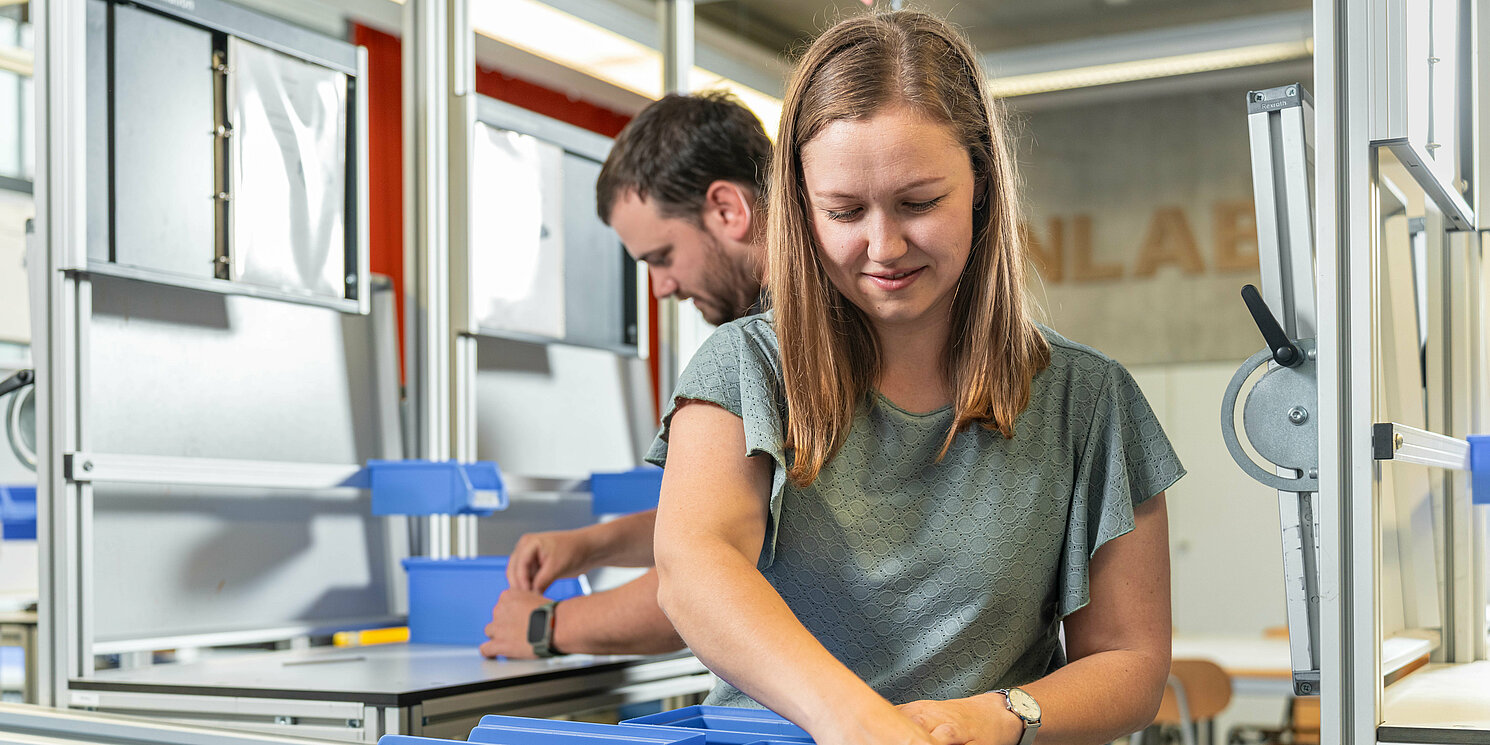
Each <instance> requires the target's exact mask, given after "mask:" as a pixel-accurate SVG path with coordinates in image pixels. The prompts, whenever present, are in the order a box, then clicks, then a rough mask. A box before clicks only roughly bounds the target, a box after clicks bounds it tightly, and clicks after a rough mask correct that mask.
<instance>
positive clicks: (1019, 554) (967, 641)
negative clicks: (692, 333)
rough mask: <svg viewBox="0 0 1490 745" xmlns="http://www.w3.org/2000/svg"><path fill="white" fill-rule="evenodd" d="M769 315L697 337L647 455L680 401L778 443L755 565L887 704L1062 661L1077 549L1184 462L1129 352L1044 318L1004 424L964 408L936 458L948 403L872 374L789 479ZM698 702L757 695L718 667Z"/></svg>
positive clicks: (939, 695)
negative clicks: (964, 417) (1035, 357)
mask: <svg viewBox="0 0 1490 745" xmlns="http://www.w3.org/2000/svg"><path fill="white" fill-rule="evenodd" d="M771 317H772V316H771V314H765V315H759V316H751V317H748V318H742V319H740V320H738V321H735V322H732V323H729V324H726V325H724V326H721V327H720V328H719V329H718V330H716V331H715V332H714V334H713V335H712V336H711V337H709V339H708V341H706V342H705V343H704V345H703V347H702V348H700V349H699V351H698V352H697V354H695V355H694V357H693V360H692V361H691V362H690V363H689V364H688V368H687V369H686V370H684V371H683V375H682V377H681V379H680V380H679V381H678V385H677V389H676V390H675V391H674V400H673V403H672V405H671V406H670V407H669V409H668V412H667V416H665V417H663V426H662V431H661V432H660V433H659V434H658V437H657V440H656V441H655V442H654V443H653V444H652V448H651V450H650V451H649V452H648V453H647V460H648V461H650V462H652V463H655V464H657V465H664V463H665V461H666V460H667V439H668V428H669V426H670V423H671V420H672V415H673V412H675V411H676V410H677V406H678V404H679V403H680V402H681V401H686V400H699V401H710V402H713V403H715V404H718V405H720V406H722V407H724V408H725V409H728V410H729V411H730V412H732V413H734V414H736V415H737V416H739V417H740V418H741V419H742V420H743V422H744V426H745V443H746V450H747V453H748V454H750V455H756V454H764V455H767V456H769V457H770V458H771V460H772V461H773V462H774V473H773V476H772V482H771V495H770V499H771V505H770V519H769V521H768V524H767V527H766V535H765V542H764V545H763V546H762V551H761V558H760V563H759V568H760V571H761V573H762V574H763V575H764V576H765V578H766V579H767V580H768V581H769V582H770V583H771V585H772V586H773V587H775V588H776V591H777V592H778V593H780V594H781V597H782V598H783V599H784V600H785V601H786V604H787V605H788V606H789V607H790V608H791V609H792V611H793V612H794V613H795V614H796V616H797V618H798V619H800V620H801V622H802V623H803V624H804V625H805V626H806V627H807V629H808V630H809V631H811V632H812V633H813V635H814V636H816V637H817V639H818V640H819V641H820V642H822V644H823V645H824V646H825V647H827V649H828V651H829V652H831V653H832V654H833V655H834V656H835V657H837V658H838V660H840V661H841V662H843V663H844V664H845V665H847V666H848V667H849V669H851V670H853V671H854V672H855V673H856V674H857V675H859V676H860V677H861V678H863V679H864V680H865V681H866V682H867V683H868V684H869V685H870V686H871V687H873V688H874V689H875V690H876V691H878V692H879V693H880V694H881V695H883V696H885V697H886V698H887V699H889V700H890V701H891V702H892V703H896V704H900V703H905V702H908V701H914V700H917V699H950V698H960V697H963V696H970V695H975V694H978V693H982V692H984V691H988V690H992V689H995V688H1001V687H1005V686H1011V685H1020V684H1024V683H1028V682H1030V681H1032V680H1035V679H1037V678H1040V677H1043V676H1044V675H1046V674H1048V673H1050V672H1051V671H1053V670H1055V669H1056V668H1058V667H1060V666H1061V665H1064V664H1065V661H1066V660H1065V653H1064V651H1063V650H1062V649H1061V646H1060V642H1059V638H1058V634H1059V629H1060V622H1061V618H1063V617H1064V616H1067V615H1069V614H1071V613H1074V612H1075V611H1077V610H1078V609H1080V608H1081V607H1082V606H1084V605H1086V604H1087V602H1088V601H1089V599H1090V596H1089V595H1088V561H1089V559H1090V558H1091V557H1092V555H1093V554H1094V553H1095V552H1096V551H1097V549H1098V548H1100V547H1101V546H1102V544H1104V543H1106V542H1107V541H1109V540H1111V539H1113V538H1116V537H1118V536H1120V535H1123V534H1125V533H1127V532H1129V531H1131V530H1132V529H1133V506H1134V505H1135V504H1138V503H1140V502H1143V501H1144V500H1146V499H1148V498H1150V497H1152V496H1153V495H1155V494H1158V493H1159V492H1161V491H1163V490H1164V489H1166V488H1168V487H1169V486H1170V485H1171V484H1173V483H1174V482H1175V481H1178V480H1179V478H1180V477H1181V476H1183V475H1184V473H1185V470H1184V468H1183V467H1182V466H1181V465H1180V461H1179V458H1178V457H1176V456H1175V453H1174V449H1173V448H1172V447H1171V446H1170V444H1169V440H1168V439H1167V438H1166V437H1165V436H1164V432H1163V430H1162V429H1160V427H1159V422H1158V420H1157V419H1156V418H1155V417H1154V413H1153V411H1152V409H1150V408H1149V405H1148V402H1147V401H1146V400H1145V399H1144V397H1143V394H1142V393H1141V392H1140V391H1139V390H1138V386H1137V385H1136V384H1135V383H1134V382H1133V378H1132V377H1131V376H1130V375H1129V374H1128V372H1127V370H1125V369H1123V367H1122V366H1121V365H1119V364H1118V363H1116V362H1114V361H1112V360H1111V359H1109V358H1107V357H1105V356H1103V355H1102V354H1100V353H1098V352H1096V351H1095V350H1092V349H1090V348H1088V347H1085V346H1082V345H1080V344H1076V343H1074V342H1071V341H1068V340H1066V339H1064V338H1062V337H1061V336H1059V335H1058V334H1056V333H1055V332H1053V331H1050V330H1049V329H1044V328H1043V327H1042V329H1041V330H1042V331H1043V332H1044V334H1045V338H1046V339H1047V340H1048V341H1049V342H1050V352H1051V359H1050V366H1049V367H1047V368H1046V369H1045V370H1043V371H1041V372H1040V373H1039V374H1038V375H1036V376H1035V378H1034V381H1033V385H1032V390H1031V395H1030V403H1029V406H1028V407H1027V408H1026V409H1025V410H1024V412H1023V413H1021V414H1020V415H1019V418H1018V420H1017V421H1016V422H1015V432H1014V437H1013V438H1012V439H1006V438H1004V437H1003V436H1002V435H1000V434H998V433H997V432H990V431H988V430H985V429H983V428H982V427H975V428H973V429H971V430H968V431H964V432H962V433H959V434H958V435H957V437H956V439H955V440H953V442H952V446H951V448H950V449H949V450H948V452H947V455H946V457H945V458H944V459H943V460H942V462H940V463H937V462H935V459H936V454H937V452H938V451H939V450H940V448H941V445H942V441H943V439H944V438H945V437H946V433H947V429H948V427H950V426H951V424H952V410H951V408H950V407H947V408H943V409H939V410H937V411H934V412H931V413H928V414H914V413H911V412H908V411H904V410H902V409H900V408H898V407H896V406H895V405H894V404H892V403H890V401H889V400H888V399H886V398H884V397H883V396H881V395H879V394H878V393H872V394H870V399H871V400H870V401H868V402H867V403H865V404H863V405H861V406H860V407H859V409H858V411H857V412H856V414H855V416H854V422H853V426H852V427H851V428H850V430H849V434H848V439H847V441H846V442H845V443H844V445H843V448H842V449H841V450H840V451H839V452H838V454H837V455H836V456H835V457H834V458H833V459H832V460H830V461H829V462H828V463H827V464H826V465H825V466H824V467H823V469H822V472H821V474H820V475H819V476H818V478H817V480H816V481H814V482H813V483H812V485H810V486H808V487H807V488H805V489H799V488H797V487H795V486H793V485H792V484H791V483H789V482H788V481H787V480H786V467H787V465H788V464H789V463H790V457H791V454H790V453H789V452H787V451H786V450H785V448H784V443H785V432H786V427H785V423H786V398H785V392H784V387H783V382H782V375H781V357H780V351H779V348H778V345H777V340H776V333H775V331H774V330H773V328H772V325H771ZM1134 571H1143V568H1142V567H1135V568H1134ZM698 591H699V592H709V591H710V590H709V588H698ZM760 643H761V644H762V645H769V644H772V643H773V641H772V640H771V639H764V638H763V639H761V640H760ZM708 703H711V704H721V705H725V706H759V704H756V703H755V702H754V701H752V700H751V699H750V698H748V697H747V696H745V695H744V694H742V693H740V692H739V691H738V690H736V689H734V688H733V687H732V686H730V685H729V684H727V683H723V682H721V683H720V684H719V685H718V686H716V687H715V689H714V691H713V692H712V693H711V694H710V695H709V699H708Z"/></svg>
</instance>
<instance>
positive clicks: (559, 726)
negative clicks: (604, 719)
mask: <svg viewBox="0 0 1490 745" xmlns="http://www.w3.org/2000/svg"><path fill="white" fill-rule="evenodd" d="M468 741H469V742H483V743H496V744H497V745H606V743H614V744H615V745H706V743H705V740H704V736H703V733H700V732H696V731H692V730H684V729H679V728H676V727H648V726H645V725H628V724H597V723H595V722H565V721H558V720H553V719H528V718H524V717H509V716H501V715H497V714H488V715H487V716H484V717H482V718H481V723H480V724H479V725H477V726H476V728H475V729H473V730H471V736H470V737H469V738H468Z"/></svg>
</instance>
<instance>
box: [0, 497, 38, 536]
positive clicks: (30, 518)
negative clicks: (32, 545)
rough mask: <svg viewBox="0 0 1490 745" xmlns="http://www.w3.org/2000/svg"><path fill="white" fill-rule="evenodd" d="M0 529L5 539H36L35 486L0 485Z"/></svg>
mask: <svg viewBox="0 0 1490 745" xmlns="http://www.w3.org/2000/svg"><path fill="white" fill-rule="evenodd" d="M0 531H3V533H0V534H3V535H4V537H5V540H7V541H34V540H36V487H34V486H0Z"/></svg>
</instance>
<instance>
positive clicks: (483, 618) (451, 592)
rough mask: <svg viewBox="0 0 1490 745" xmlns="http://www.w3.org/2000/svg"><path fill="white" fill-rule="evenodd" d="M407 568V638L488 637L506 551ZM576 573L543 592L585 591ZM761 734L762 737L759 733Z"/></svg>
mask: <svg viewBox="0 0 1490 745" xmlns="http://www.w3.org/2000/svg"><path fill="white" fill-rule="evenodd" d="M403 564H404V570H405V571H407V572H408V574H409V641H411V642H414V643H417V644H460V645H464V646H475V645H477V644H480V643H482V642H484V641H486V632H485V629H486V625H487V624H489V623H491V609H492V606H494V605H496V604H497V596H498V595H501V594H502V591H503V590H506V589H507V557H505V556H479V557H477V558H474V559H428V558H424V557H418V556H416V557H411V558H407V559H404V561H403ZM583 591H584V588H583V587H582V586H581V585H580V583H579V580H578V579H573V578H570V579H561V580H558V581H557V582H554V583H553V585H551V586H549V588H548V592H545V593H544V595H545V596H547V597H548V599H550V600H563V599H565V598H572V597H574V596H576V595H580V594H583ZM757 739H759V738H757Z"/></svg>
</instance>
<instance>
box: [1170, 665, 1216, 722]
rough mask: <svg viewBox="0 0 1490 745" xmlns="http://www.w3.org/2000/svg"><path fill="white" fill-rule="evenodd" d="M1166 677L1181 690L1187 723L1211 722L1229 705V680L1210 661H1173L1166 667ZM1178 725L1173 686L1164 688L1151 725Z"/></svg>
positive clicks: (1176, 704)
mask: <svg viewBox="0 0 1490 745" xmlns="http://www.w3.org/2000/svg"><path fill="white" fill-rule="evenodd" d="M1169 674H1170V675H1171V676H1172V677H1173V678H1175V679H1178V680H1179V682H1180V685H1182V686H1184V688H1185V701H1186V703H1188V704H1189V705H1190V720H1191V721H1197V720H1200V721H1203V720H1206V719H1212V718H1214V717H1215V716H1216V715H1217V714H1219V713H1221V711H1222V710H1223V709H1225V708H1226V706H1227V704H1230V703H1231V676H1229V675H1227V674H1226V671H1225V670H1222V669H1221V666H1220V665H1217V664H1216V663H1214V662H1211V661H1210V660H1174V661H1172V662H1170V663H1169ZM1181 721H1182V719H1181V717H1180V707H1179V700H1178V699H1177V698H1176V697H1175V693H1174V686H1170V685H1166V686H1164V700H1163V701H1161V702H1160V703H1159V714H1158V715H1157V716H1155V717H1154V722H1156V723H1158V724H1180V723H1181Z"/></svg>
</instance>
